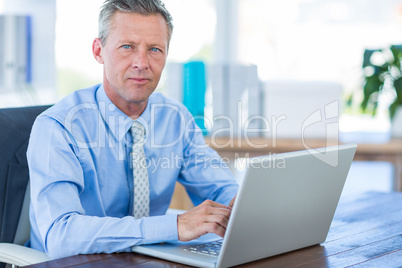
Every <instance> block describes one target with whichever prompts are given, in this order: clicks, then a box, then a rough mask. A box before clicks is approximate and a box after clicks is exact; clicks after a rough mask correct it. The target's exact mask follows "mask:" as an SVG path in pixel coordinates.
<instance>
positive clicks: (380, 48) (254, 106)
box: [0, 0, 402, 191]
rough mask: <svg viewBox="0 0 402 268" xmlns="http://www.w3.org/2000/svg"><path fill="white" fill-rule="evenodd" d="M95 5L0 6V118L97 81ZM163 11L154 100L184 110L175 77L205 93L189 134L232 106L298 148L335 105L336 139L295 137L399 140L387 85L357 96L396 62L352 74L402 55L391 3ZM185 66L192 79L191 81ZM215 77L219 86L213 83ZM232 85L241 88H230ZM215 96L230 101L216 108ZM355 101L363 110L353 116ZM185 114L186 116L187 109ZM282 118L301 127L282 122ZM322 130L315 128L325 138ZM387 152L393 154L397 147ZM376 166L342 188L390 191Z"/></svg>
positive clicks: (256, 2) (180, 6) (386, 172)
mask: <svg viewBox="0 0 402 268" xmlns="http://www.w3.org/2000/svg"><path fill="white" fill-rule="evenodd" d="M102 3H103V1H102V0H85V1H82V0H80V1H79V0H68V1H67V0H0V15H1V19H0V43H1V44H0V68H2V69H0V107H1V108H4V107H16V106H31V105H39V104H49V103H55V102H57V101H58V100H59V99H61V98H62V97H64V96H66V95H67V94H69V93H71V92H73V91H74V90H76V89H79V88H85V87H88V86H91V85H93V84H96V83H100V82H102V66H101V65H99V64H98V63H97V62H96V61H95V60H94V58H93V56H92V50H91V46H92V41H93V39H94V38H95V37H97V17H98V13H99V8H100V6H101V5H102ZM164 3H165V5H166V7H167V9H168V10H169V11H170V12H171V14H172V16H173V19H174V21H173V23H174V27H175V28H174V34H173V38H172V41H171V45H170V51H169V57H168V63H167V67H166V69H165V71H164V74H163V77H162V79H161V82H160V84H159V86H158V89H157V90H158V91H161V92H163V93H165V94H167V95H170V96H172V97H174V98H177V99H178V100H179V101H183V102H185V104H186V100H185V99H184V97H183V96H187V95H186V90H187V91H188V90H192V91H194V88H193V87H191V83H190V82H188V81H187V80H186V77H187V76H186V75H189V77H190V78H191V77H193V76H194V77H197V76H200V75H201V76H202V78H203V79H204V81H205V87H201V88H198V87H200V85H199V84H197V85H195V88H196V89H197V90H198V91H199V92H203V94H204V96H205V103H202V104H201V105H202V107H203V108H204V111H203V112H204V113H202V112H201V114H194V115H195V116H205V117H206V118H210V121H211V122H212V124H209V123H207V122H204V123H202V122H201V123H200V124H201V125H200V127H201V128H203V130H205V134H206V136H208V135H211V134H212V135H213V130H214V125H215V126H218V125H219V124H218V122H215V120H214V118H213V117H214V116H216V115H223V114H224V115H228V116H230V115H231V114H233V111H230V109H231V108H230V107H229V106H231V105H235V106H236V109H235V110H236V112H238V110H239V105H238V104H239V103H242V104H243V105H242V107H241V108H240V109H241V110H242V111H243V112H244V114H245V117H246V118H249V117H250V116H252V115H261V116H265V118H268V119H272V118H273V116H276V117H279V116H280V115H283V114H284V115H286V116H287V121H286V122H287V123H288V124H289V126H290V127H294V129H296V131H295V132H294V133H292V130H289V129H290V128H289V127H286V124H285V121H284V123H279V124H278V126H280V127H282V126H283V128H282V129H280V128H278V129H277V131H278V133H279V134H278V135H279V137H277V138H284V139H298V138H300V126H301V125H303V123H305V122H306V119H308V117H309V115H312V114H313V113H314V111H316V110H317V111H318V110H321V111H322V112H325V111H326V110H325V107H328V105H330V104H331V103H333V102H334V101H337V107H336V111H335V113H336V116H335V119H333V120H332V121H331V122H335V123H336V124H337V128H335V129H332V130H331V131H333V133H329V129H328V128H327V129H326V132H324V133H322V131H321V132H320V131H318V130H317V131H316V130H314V129H312V128H310V130H311V131H310V132H306V133H307V134H309V137H311V138H314V139H325V138H328V137H329V136H330V138H331V139H332V140H334V139H335V140H337V141H340V142H357V143H364V144H385V145H386V144H389V143H390V142H393V141H395V140H397V141H398V140H399V139H400V137H401V136H402V134H401V133H399V134H398V133H395V134H393V132H392V131H393V130H392V122H393V121H391V120H390V113H389V106H390V104H391V103H392V102H393V101H394V100H395V99H396V98H397V94H398V90H392V85H391V84H389V85H388V87H387V85H386V84H387V83H388V82H384V81H385V80H386V77H387V76H386V75H384V74H383V73H381V77H380V80H382V82H384V86H379V87H377V89H378V90H377V91H376V92H374V94H371V95H370V94H368V93H367V90H368V89H367V88H368V87H366V89H365V85H366V84H367V77H372V76H373V74H375V73H376V70H377V69H376V67H375V66H383V64H384V63H385V62H387V61H388V62H389V61H391V60H394V61H398V62H400V60H399V58H398V57H399V54H395V53H394V54H392V53H391V57H392V56H393V57H394V58H393V59H391V60H390V59H389V57H387V56H383V55H380V54H379V53H377V54H376V53H372V54H370V56H371V55H372V56H373V58H372V59H370V60H371V63H372V65H373V66H374V68H371V69H369V68H365V67H367V66H364V65H363V62H364V59H365V58H364V57H365V51H377V52H384V51H385V52H386V51H389V48H390V46H392V45H396V46H398V45H401V44H402V1H401V0H382V1H377V0H283V1H273V0H197V1H194V0H193V1H189V0H164ZM13 16H14V17H19V18H21V17H23V18H26V22H24V23H26V24H24V25H25V26H24V27H25V28H24V31H25V32H26V34H25V37H15V35H17V34H16V33H18V32H20V30H10V29H20V28H18V27H19V26H16V25H18V23H17V22H15V21H14V22H13V20H12V18H13ZM10 25H11V26H10ZM10 27H11V28H10ZM13 27H14V28H13ZM15 27H16V28H15ZM7 29H8V30H7ZM18 38H22V39H18ZM24 38H25V39H24ZM10 40H11V41H10ZM12 40H14V41H12ZM21 40H23V42H21ZM21 43H24V44H25V46H24V44H23V45H21ZM23 50H24V51H26V52H25V53H26V62H25V63H24V64H25V65H24V66H23V68H24V70H25V71H26V75H25V76H24V77H23V78H21V79H20V81H17V80H13V79H9V77H10V76H11V75H12V71H10V68H11V67H10V62H9V61H12V60H13V56H12V55H13V53H14V54H15V55H17V54H18V53H19V52H21V51H23ZM385 54H386V53H385ZM10 55H11V56H10ZM386 55H389V53H388V54H386ZM366 56H367V54H366ZM14 58H17V56H15V57H14ZM188 63H196V64H192V65H189V64H188ZM197 64H198V65H197ZM192 66H198V67H197V68H201V69H202V70H203V72H198V71H194V69H192V68H193V67H192ZM200 66H201V67H200ZM373 66H371V67H373ZM397 66H400V65H398V64H397ZM194 68H195V67H194ZM217 70H218V71H217ZM219 72H221V73H222V75H221V76H219V75H217V73H219ZM239 73H240V74H244V73H247V74H248V75H246V76H244V75H243V76H242V75H240V76H241V77H243V78H244V77H247V79H246V80H247V81H243V80H244V79H245V78H244V79H243V78H239V75H236V74H239ZM395 73H396V71H391V72H390V75H391V76H392V75H394V76H396V79H397V78H399V75H398V74H395ZM192 75H193V76H192ZM183 77H184V78H183ZM173 78H174V79H173ZM187 78H188V77H187ZM190 78H189V79H190ZM242 79H243V80H242ZM1 80H3V81H1ZM383 80H384V81H383ZM186 81H187V82H186ZM228 81H229V82H228ZM387 81H388V80H387ZM222 84H224V85H222ZM240 84H241V85H243V84H244V86H242V87H239V86H238V85H240ZM219 85H220V86H219ZM236 86H238V87H239V89H236V90H237V91H236V90H234V88H235V87H236ZM187 87H188V88H187ZM183 92H184V93H183ZM225 92H226V93H227V94H229V95H230V94H232V95H230V96H229V97H228V98H226V97H225V96H226V95H225V94H226V93H225ZM233 92H235V93H233ZM371 93H373V92H371ZM365 95H366V97H367V98H369V100H370V103H369V104H368V105H367V107H366V109H362V105H361V103H362V102H363V100H364V99H365ZM401 96H402V93H401ZM190 98H191V97H190ZM228 102H229V103H228ZM188 103H189V104H186V105H188V107H189V110H190V111H192V110H191V109H192V107H193V106H194V105H198V104H191V101H189V102H188ZM275 103H276V104H277V103H280V106H281V107H279V108H281V109H282V110H275V109H276V107H275ZM401 106H402V103H401ZM222 107H224V108H225V109H223V108H222ZM274 108H275V109H274ZM292 109H293V110H292ZM218 111H219V113H217V112H218ZM293 114H299V115H300V114H304V115H305V116H304V117H303V118H298V117H296V116H294V117H292V115H293ZM327 119H328V117H327ZM236 120H237V121H238V122H239V125H241V127H240V129H241V131H240V133H237V134H236V135H235V136H237V135H240V136H243V135H242V133H244V132H242V130H243V128H242V127H243V126H244V124H243V123H244V122H243V121H241V120H240V119H239V118H237V119H236ZM214 123H216V124H214ZM265 123H266V122H265ZM271 123H272V122H271ZM324 123H325V122H324ZM324 123H323V124H322V125H319V124H318V125H317V127H318V128H323V129H324V130H325V126H326V124H324ZM202 124H204V125H202ZM397 125H398V124H397ZM401 125H402V123H401ZM295 126H296V127H295ZM264 127H266V124H265V125H264V122H259V123H258V124H256V126H255V128H256V129H260V130H261V131H260V132H257V134H255V136H257V137H265V138H267V137H268V138H272V136H270V135H272V133H270V134H268V136H267V134H264V131H263V129H264ZM281 130H282V131H283V134H281V133H282V132H281ZM220 134H222V133H220ZM302 134H303V133H302ZM281 135H282V136H283V137H282V136H281ZM217 136H219V135H217ZM396 146H400V143H397V145H396ZM377 148H379V149H377ZM381 148H383V147H381V146H380V147H375V149H373V150H381ZM398 149H399V151H402V146H401V148H398ZM379 153H381V151H379ZM382 159H383V158H380V159H379V161H369V162H367V161H368V160H372V159H362V160H363V161H359V162H355V163H354V164H353V167H352V170H351V173H350V180H348V182H350V183H351V185H350V186H349V187H348V188H347V189H351V191H352V190H353V191H366V190H371V189H375V190H380V191H391V190H393V189H395V181H394V178H395V176H396V177H397V176H398V174H399V173H397V172H399V171H398V170H397V169H398V167H395V164H397V163H396V162H395V161H394V162H392V161H382ZM376 160H378V159H376ZM397 161H402V160H400V159H399V160H397ZM354 178H355V179H354ZM359 178H360V179H361V178H364V182H362V181H358V179H359ZM354 181H356V183H354V184H353V185H352V182H354Z"/></svg>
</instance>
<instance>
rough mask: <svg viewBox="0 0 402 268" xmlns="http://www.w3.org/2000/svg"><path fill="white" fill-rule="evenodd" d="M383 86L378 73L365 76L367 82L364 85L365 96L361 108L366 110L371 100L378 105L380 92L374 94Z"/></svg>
mask: <svg viewBox="0 0 402 268" xmlns="http://www.w3.org/2000/svg"><path fill="white" fill-rule="evenodd" d="M381 87H382V81H381V80H380V77H379V76H378V75H372V76H369V77H366V78H365V84H364V87H363V94H364V97H363V101H362V103H361V108H362V109H363V111H365V110H366V108H367V106H368V103H369V102H370V101H371V102H373V103H374V105H376V102H377V99H378V94H376V95H375V96H374V95H373V94H374V93H379V92H380V90H381ZM372 95H373V97H372Z"/></svg>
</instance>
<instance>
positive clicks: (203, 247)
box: [184, 239, 223, 257]
mask: <svg viewBox="0 0 402 268" xmlns="http://www.w3.org/2000/svg"><path fill="white" fill-rule="evenodd" d="M222 241H223V239H221V240H217V241H211V242H207V243H204V244H199V245H196V246H189V247H186V248H184V250H185V251H189V252H192V253H197V254H202V255H206V256H211V257H218V255H219V252H220V251H221V247H222Z"/></svg>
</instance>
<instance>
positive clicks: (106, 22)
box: [98, 0, 173, 45]
mask: <svg viewBox="0 0 402 268" xmlns="http://www.w3.org/2000/svg"><path fill="white" fill-rule="evenodd" d="M117 11H120V12H127V13H136V14H141V15H146V16H147V15H152V14H161V15H162V16H163V18H164V19H165V21H166V26H167V28H168V43H169V42H170V38H171V37H172V32H173V23H172V16H171V15H170V13H169V11H168V10H167V9H166V7H165V5H164V4H163V3H162V1H160V0H106V1H105V2H104V3H103V5H102V7H101V11H100V13H99V36H98V37H99V39H100V40H101V43H102V45H104V44H105V42H106V38H107V36H108V34H109V30H110V24H111V20H112V16H113V15H114V14H115V13H116V12H117Z"/></svg>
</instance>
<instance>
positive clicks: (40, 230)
mask: <svg viewBox="0 0 402 268" xmlns="http://www.w3.org/2000/svg"><path fill="white" fill-rule="evenodd" d="M172 30H173V26H172V22H171V16H170V15H169V13H168V11H167V10H166V9H165V7H164V5H163V4H162V3H161V2H160V1H159V0H106V1H105V3H104V5H103V6H102V9H101V12H100V16H99V38H96V39H95V40H94V42H93V55H94V57H95V59H96V60H97V61H98V62H99V63H101V64H103V65H104V76H103V83H102V84H100V85H96V86H93V87H90V88H87V89H83V90H78V91H76V92H74V93H72V94H71V95H69V96H67V97H66V98H64V99H63V100H61V101H60V102H59V103H57V104H56V105H54V106H53V107H52V108H50V109H48V110H47V111H45V112H44V113H43V114H41V115H40V116H39V117H38V118H37V120H36V121H35V124H34V126H33V129H32V133H31V138H30V142H29V148H28V152H27V156H28V163H29V168H30V181H31V207H30V220H31V225H32V230H31V240H30V245H31V247H33V248H36V249H38V250H42V251H44V252H46V253H47V254H48V255H49V256H50V257H51V258H60V257H64V256H69V255H75V254H89V253H100V252H105V253H110V252H119V251H130V248H131V246H133V245H137V244H144V243H157V242H162V241H174V240H181V241H188V240H192V239H195V238H197V237H199V236H201V235H203V234H206V233H216V234H218V235H220V236H224V234H225V230H226V226H227V223H228V219H229V216H230V212H231V205H232V203H231V202H233V200H234V196H235V194H236V192H237V189H238V186H237V184H236V183H235V181H234V180H233V178H232V176H231V174H230V172H229V171H228V169H227V168H226V167H222V165H221V161H220V160H221V159H220V158H219V156H218V155H217V153H216V152H214V151H213V150H211V149H210V148H209V147H208V146H206V145H205V142H204V140H203V136H202V134H201V131H200V129H199V128H198V127H197V126H196V125H195V123H194V120H193V118H192V117H191V115H190V114H189V112H188V111H187V110H186V109H185V108H184V106H183V105H181V104H180V103H177V102H175V101H173V100H171V99H168V98H166V97H164V96H163V95H161V94H159V93H153V92H154V90H155V88H156V86H157V84H158V82H159V79H160V76H161V73H162V70H163V68H164V65H165V62H166V58H167V54H168V48H169V41H170V37H171V34H172ZM176 181H179V182H180V183H182V184H183V185H184V186H185V187H186V190H187V192H188V193H189V196H190V198H191V199H192V201H193V202H194V204H195V205H197V206H196V207H195V208H194V209H192V210H189V211H188V212H186V213H184V214H181V215H164V214H165V213H166V210H167V208H168V206H169V203H170V200H171V197H172V194H173V191H174V186H175V183H176ZM205 200H206V201H205ZM136 215H137V216H136ZM138 215H139V216H138Z"/></svg>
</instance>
